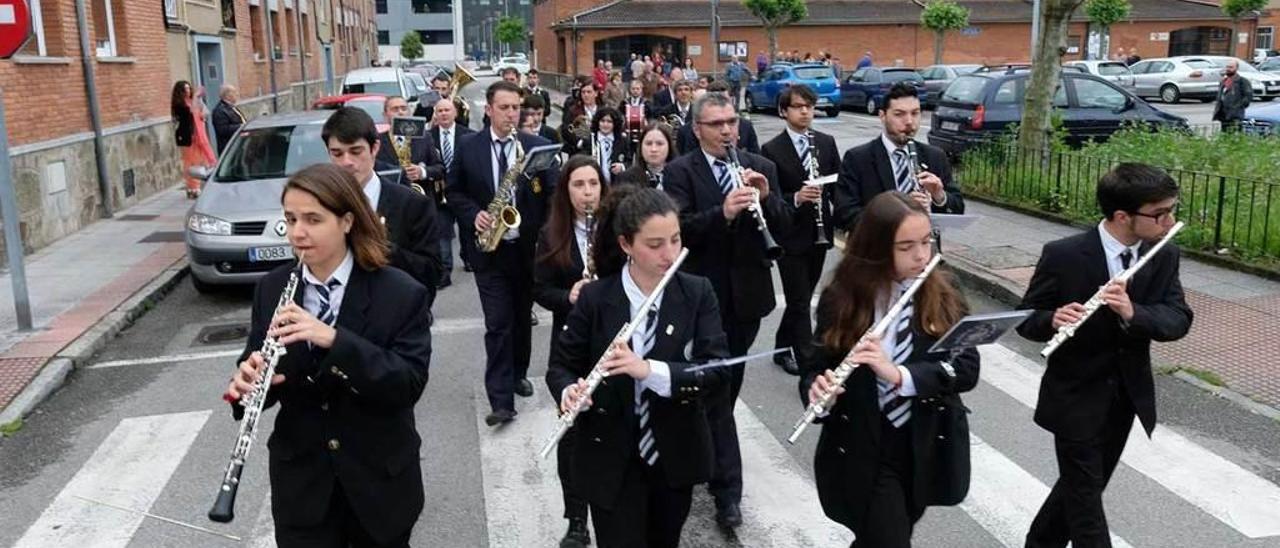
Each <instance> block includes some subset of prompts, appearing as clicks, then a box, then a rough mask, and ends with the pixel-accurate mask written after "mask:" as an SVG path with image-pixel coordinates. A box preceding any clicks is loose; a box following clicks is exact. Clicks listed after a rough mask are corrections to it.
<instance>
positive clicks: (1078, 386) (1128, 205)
mask: <svg viewBox="0 0 1280 548" xmlns="http://www.w3.org/2000/svg"><path fill="white" fill-rule="evenodd" d="M1097 196H1098V206H1099V207H1100V208H1101V209H1102V214H1103V220H1102V222H1100V223H1098V226H1097V228H1096V229H1093V230H1088V231H1086V232H1084V233H1081V234H1077V235H1075V236H1070V237H1067V238H1063V239H1061V240H1058V241H1054V242H1050V243H1048V244H1045V246H1044V251H1042V252H1041V255H1040V262H1039V263H1038V264H1037V265H1036V270H1035V273H1034V274H1033V275H1032V277H1031V282H1030V283H1029V284H1028V286H1027V294H1026V296H1024V297H1023V299H1022V304H1021V305H1019V308H1024V309H1031V310H1034V311H1035V312H1034V313H1033V314H1032V315H1031V317H1029V318H1027V320H1026V321H1024V322H1023V323H1022V325H1020V326H1018V333H1019V334H1021V335H1022V336H1023V337H1026V338H1028V339H1031V340H1033V341H1038V342H1045V341H1048V340H1049V339H1050V338H1052V337H1053V335H1054V334H1055V332H1056V331H1057V330H1058V329H1060V328H1061V327H1062V326H1064V325H1067V324H1072V323H1075V322H1077V321H1079V319H1080V318H1081V317H1082V314H1083V313H1084V310H1085V307H1084V304H1083V303H1085V302H1087V301H1088V300H1089V298H1090V297H1091V296H1092V295H1093V294H1094V293H1095V292H1096V291H1097V290H1098V287H1100V286H1103V285H1106V289H1105V291H1104V292H1103V304H1102V306H1101V307H1100V308H1099V309H1098V311H1097V312H1095V313H1094V314H1093V316H1091V317H1090V318H1089V319H1088V321H1086V322H1084V323H1083V324H1081V325H1080V328H1079V330H1077V331H1076V332H1075V336H1074V337H1072V338H1071V339H1068V340H1067V341H1066V342H1064V343H1062V346H1061V347H1059V348H1058V349H1057V351H1055V352H1054V353H1053V354H1052V355H1050V357H1049V363H1048V368H1047V369H1046V370H1045V374H1044V378H1043V379H1042V380H1041V381H1040V399H1039V403H1038V404H1037V405H1036V412H1035V421H1036V424H1038V425H1040V426H1041V427H1042V428H1044V429H1045V430H1048V431H1050V432H1052V433H1053V444H1054V451H1055V453H1056V455H1057V459H1058V473H1059V477H1058V481H1057V482H1056V483H1054V485H1053V490H1052V491H1050V493H1049V497H1048V498H1047V499H1045V502H1044V505H1043V506H1041V507H1040V512H1039V513H1038V514H1037V515H1036V518H1035V520H1034V521H1033V522H1032V524H1031V531H1030V532H1029V533H1028V534H1027V546H1028V547H1030V548H1039V547H1055V548H1061V547H1063V546H1066V544H1067V542H1068V541H1070V542H1071V543H1072V545H1074V546H1078V547H1082V548H1083V547H1094V546H1103V547H1107V546H1111V538H1110V534H1109V533H1108V531H1107V520H1106V515H1105V514H1104V512H1103V508H1102V492H1103V490H1104V489H1106V486H1107V482H1108V480H1110V479H1111V473H1112V472H1114V471H1115V468H1116V464H1117V463H1118V462H1119V460H1120V454H1121V453H1123V452H1124V446H1125V441H1126V440H1128V438H1129V430H1130V427H1131V426H1132V425H1133V418H1134V415H1135V414H1136V415H1137V417H1138V419H1139V420H1141V421H1142V426H1143V428H1144V429H1145V430H1146V432H1147V435H1148V436H1150V435H1151V432H1152V430H1154V429H1155V426H1156V402H1155V385H1154V382H1153V380H1152V375H1151V341H1161V342H1166V341H1173V340H1177V339H1180V338H1182V337H1183V336H1184V335H1186V334H1187V331H1188V330H1189V329H1190V328H1191V320H1192V312H1191V308H1189V307H1188V306H1187V303H1186V300H1185V299H1184V297H1183V293H1182V284H1181V283H1180V282H1179V280H1178V262H1179V250H1178V248H1177V247H1176V246H1174V245H1172V244H1170V245H1166V246H1165V247H1164V248H1162V249H1161V250H1160V251H1159V253H1158V254H1157V255H1155V256H1153V257H1151V259H1150V261H1149V262H1148V263H1146V266H1144V267H1143V269H1142V270H1140V271H1139V272H1138V273H1137V274H1136V275H1135V276H1133V277H1132V278H1130V279H1129V280H1128V282H1109V280H1112V279H1114V278H1115V277H1116V276H1117V275H1118V274H1119V273H1120V272H1122V271H1124V270H1125V269H1127V268H1129V267H1130V266H1131V265H1133V264H1135V262H1136V261H1137V260H1138V259H1139V258H1140V257H1142V256H1143V255H1145V254H1146V253H1148V252H1149V251H1150V249H1151V246H1152V245H1153V244H1155V243H1156V242H1158V241H1159V240H1160V239H1161V238H1162V237H1163V236H1164V235H1165V234H1166V233H1167V232H1168V230H1169V228H1170V227H1172V226H1173V224H1174V218H1173V212H1174V209H1175V208H1176V207H1177V205H1178V184H1177V183H1176V182H1175V181H1174V180H1173V179H1172V178H1171V177H1169V175H1168V174H1167V173H1165V172H1164V171H1161V170H1159V169H1157V168H1154V167H1151V166H1147V165H1143V164H1120V165H1118V166H1116V167H1115V168H1114V169H1112V170H1111V171H1110V172H1108V173H1107V174H1106V175H1103V176H1102V179H1101V180H1100V181H1098V191H1097Z"/></svg>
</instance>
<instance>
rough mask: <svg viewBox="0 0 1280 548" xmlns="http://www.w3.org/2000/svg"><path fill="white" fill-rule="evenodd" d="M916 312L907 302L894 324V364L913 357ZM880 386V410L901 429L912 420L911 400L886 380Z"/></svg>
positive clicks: (910, 303) (881, 381) (909, 302)
mask: <svg viewBox="0 0 1280 548" xmlns="http://www.w3.org/2000/svg"><path fill="white" fill-rule="evenodd" d="M913 311H914V306H912V302H911V301H907V305H906V306H904V307H903V308H902V313H901V314H899V315H898V321H897V322H894V329H895V332H896V333H897V339H896V342H895V344H894V349H893V363H896V364H899V365H901V364H904V363H906V362H907V359H908V358H910V357H911V350H912V347H911V314H912V312H913ZM878 384H879V386H880V410H881V411H882V412H883V413H884V414H885V415H886V416H887V417H888V418H889V422H891V423H893V427H894V428H901V427H902V425H904V424H906V423H907V420H908V419H910V418H911V398H908V397H904V396H900V395H898V392H897V390H896V389H895V388H894V386H893V385H892V384H890V383H888V382H885V381H884V380H879V381H878Z"/></svg>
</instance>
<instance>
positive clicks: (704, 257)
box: [663, 93, 792, 528]
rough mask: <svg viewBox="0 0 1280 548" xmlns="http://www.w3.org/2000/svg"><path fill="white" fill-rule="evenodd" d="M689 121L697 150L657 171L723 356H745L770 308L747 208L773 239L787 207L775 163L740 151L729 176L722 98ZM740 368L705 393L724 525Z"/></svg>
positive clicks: (733, 489)
mask: <svg viewBox="0 0 1280 548" xmlns="http://www.w3.org/2000/svg"><path fill="white" fill-rule="evenodd" d="M691 118H692V121H693V124H692V126H693V131H694V132H695V134H696V137H697V139H698V143H699V146H698V148H697V149H696V150H694V151H692V152H690V153H688V154H685V155H684V156H681V157H679V158H676V159H675V160H674V161H672V162H671V163H670V164H668V165H667V167H666V168H664V169H663V174H664V178H665V181H664V182H663V189H664V190H665V191H666V192H667V193H668V194H670V195H671V197H672V198H674V199H675V202H676V204H677V205H678V206H679V208H680V229H681V237H682V238H683V239H684V244H685V246H686V247H688V248H689V258H688V260H686V261H685V263H684V269H685V270H686V271H688V272H690V273H693V274H697V275H700V276H705V277H706V278H708V279H709V280H711V285H712V287H714V288H715V292H716V298H717V300H718V301H719V303H720V318H721V321H722V322H723V325H724V332H725V336H726V338H727V339H728V346H729V352H730V354H731V355H732V356H743V355H745V354H746V353H747V349H749V348H750V347H751V343H752V342H754V341H755V338H756V334H757V332H759V330H760V319H761V318H763V317H764V316H766V315H768V314H769V312H771V311H772V310H773V308H774V306H775V305H776V303H775V301H774V297H773V294H774V293H773V278H772V275H771V273H770V270H771V268H770V267H771V266H772V265H771V261H770V260H769V258H768V257H767V255H766V254H765V247H764V243H763V237H762V235H761V229H762V228H763V227H761V226H760V225H759V224H758V222H757V220H756V218H755V217H754V216H753V214H752V211H751V210H750V209H749V208H751V207H752V206H753V205H754V204H756V203H757V202H756V199H757V194H758V196H759V202H758V203H759V206H760V210H761V211H760V213H761V214H763V215H764V219H765V220H766V224H767V225H768V228H769V229H770V230H771V231H773V232H774V233H776V234H781V233H785V232H786V231H787V230H788V229H789V228H790V222H791V214H792V208H791V207H790V206H789V205H787V204H786V203H784V202H783V200H782V197H781V196H782V193H781V191H780V190H779V189H778V182H777V178H778V177H777V170H776V168H775V167H774V165H773V162H770V161H769V160H767V159H765V158H764V157H761V156H757V155H755V154H752V153H749V152H745V151H743V152H738V153H737V156H738V158H739V160H740V162H741V167H742V168H743V169H742V171H741V172H740V173H734V172H733V171H732V169H733V168H732V156H731V155H730V154H729V153H728V152H729V151H728V149H727V148H726V147H736V145H737V141H738V129H739V127H738V122H739V118H738V114H737V112H735V111H734V109H733V103H732V101H730V99H729V97H728V95H727V94H723V93H708V94H706V95H704V96H703V97H702V98H700V99H698V100H697V101H694V103H693V112H692V114H691ZM744 367H745V366H744V365H743V364H738V365H734V366H731V368H732V372H733V382H732V383H731V384H730V386H728V387H725V388H724V389H722V390H719V391H718V392H717V393H714V394H709V395H708V396H707V420H708V422H709V423H710V426H711V437H712V444H713V446H714V448H715V472H714V475H713V477H712V480H711V483H710V485H709V486H708V487H709V489H710V491H711V494H712V496H714V497H715V499H716V522H717V523H718V524H720V526H722V527H726V528H733V527H737V526H738V525H741V524H742V511H741V509H740V508H739V504H740V502H741V500H742V455H741V453H740V450H739V447H738V433H737V425H736V423H735V422H734V419H733V407H734V403H735V402H736V401H737V399H738V392H739V390H740V389H741V388H742V377H743V369H744Z"/></svg>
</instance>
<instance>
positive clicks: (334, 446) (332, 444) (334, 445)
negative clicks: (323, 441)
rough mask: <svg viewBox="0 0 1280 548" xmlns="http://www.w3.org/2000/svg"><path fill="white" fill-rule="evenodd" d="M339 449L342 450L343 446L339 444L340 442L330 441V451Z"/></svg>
mask: <svg viewBox="0 0 1280 548" xmlns="http://www.w3.org/2000/svg"><path fill="white" fill-rule="evenodd" d="M339 449H342V444H341V443H338V440H329V450H330V451H337V450H339Z"/></svg>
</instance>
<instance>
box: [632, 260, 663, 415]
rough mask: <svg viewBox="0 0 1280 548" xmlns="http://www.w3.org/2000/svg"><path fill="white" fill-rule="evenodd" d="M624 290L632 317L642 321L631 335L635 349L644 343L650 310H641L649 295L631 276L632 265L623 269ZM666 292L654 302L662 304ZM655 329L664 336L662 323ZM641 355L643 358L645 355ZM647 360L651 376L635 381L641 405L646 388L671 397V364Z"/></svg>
mask: <svg viewBox="0 0 1280 548" xmlns="http://www.w3.org/2000/svg"><path fill="white" fill-rule="evenodd" d="M622 290H623V292H624V293H626V294H627V301H628V303H630V305H631V306H630V310H631V317H632V318H639V319H638V320H637V321H639V322H640V328H639V329H636V330H635V333H633V334H632V335H631V348H632V350H634V349H637V348H640V346H641V345H642V344H644V335H645V333H644V328H645V324H646V323H648V321H649V311H647V310H645V311H642V310H640V307H642V306H644V301H645V299H646V298H648V295H645V294H644V291H641V290H640V286H639V285H636V281H635V280H634V279H633V278H632V277H631V267H630V266H626V267H623V269H622ZM665 292H666V289H663V290H662V291H659V292H658V296H657V298H655V299H654V301H653V302H654V303H657V305H658V306H659V307H661V306H662V296H663V293H665ZM658 319H659V322H661V319H662V313H661V311H659V313H658ZM653 329H654V331H655V332H656V334H657V336H658V337H662V336H664V335H663V331H662V324H661V323H658V324H655V325H654V327H653ZM657 344H658V342H657V338H656V337H655V339H654V345H655V346H656V345H657ZM640 357H641V358H643V357H644V356H640ZM646 361H648V362H649V376H648V377H645V379H644V380H637V381H636V383H635V384H636V401H635V403H636V405H640V394H641V393H643V392H644V390H645V389H646V388H648V389H649V390H650V391H651V392H653V393H654V394H657V395H659V396H662V397H664V398H670V397H671V366H669V365H667V363H666V362H663V361H658V360H652V359H650V360H646Z"/></svg>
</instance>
